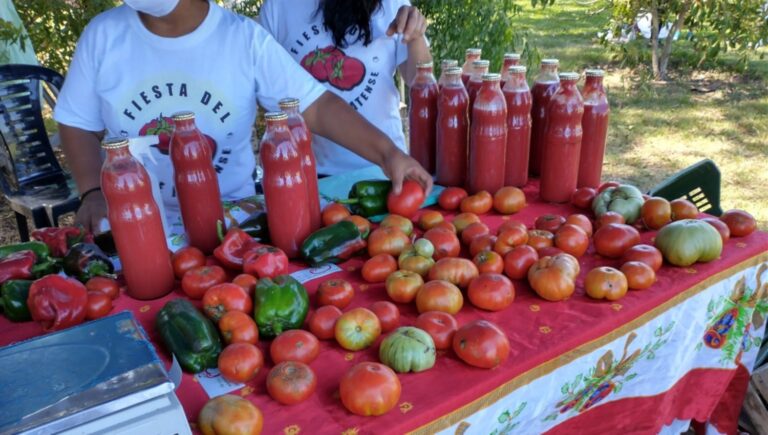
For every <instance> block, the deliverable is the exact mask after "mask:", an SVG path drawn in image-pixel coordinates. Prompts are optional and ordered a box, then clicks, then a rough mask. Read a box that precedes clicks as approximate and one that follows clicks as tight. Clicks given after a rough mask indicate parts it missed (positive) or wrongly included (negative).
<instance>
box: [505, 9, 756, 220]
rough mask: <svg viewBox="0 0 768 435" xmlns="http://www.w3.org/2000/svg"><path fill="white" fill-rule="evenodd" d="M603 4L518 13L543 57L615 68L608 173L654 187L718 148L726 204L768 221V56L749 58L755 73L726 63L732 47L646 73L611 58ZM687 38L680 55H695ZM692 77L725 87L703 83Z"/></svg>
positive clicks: (567, 65)
mask: <svg viewBox="0 0 768 435" xmlns="http://www.w3.org/2000/svg"><path fill="white" fill-rule="evenodd" d="M603 5H604V3H602V2H597V3H595V4H593V5H591V6H585V5H583V4H580V3H579V2H576V1H573V0H558V1H557V2H556V3H555V5H554V6H552V7H549V8H547V9H541V8H538V9H535V10H534V9H531V8H530V7H529V6H526V8H525V11H524V12H523V13H522V15H520V16H519V17H517V18H516V20H515V22H516V23H517V24H518V25H519V26H520V28H521V29H524V30H528V31H530V33H531V35H532V37H533V38H534V40H535V43H536V45H537V47H538V48H539V51H540V52H541V55H542V57H556V58H558V59H560V63H561V70H562V71H566V70H575V71H583V70H584V69H585V68H590V67H595V66H600V67H603V68H605V69H606V70H607V75H606V79H605V83H606V86H607V91H608V95H609V99H610V103H611V109H612V113H611V120H610V127H609V133H608V134H609V137H608V147H607V155H606V160H605V166H604V172H603V174H604V177H603V178H606V179H619V180H624V181H627V182H630V183H633V184H635V185H637V186H638V187H640V188H641V189H642V190H644V191H645V190H648V189H650V188H651V187H653V186H654V185H656V184H657V183H658V182H660V181H662V180H664V179H665V178H666V177H667V176H669V175H671V174H674V173H675V172H677V171H678V170H680V169H683V168H685V167H687V166H689V165H691V164H693V163H695V162H697V161H699V160H701V159H703V158H710V159H712V160H714V161H715V163H716V164H717V166H718V167H719V168H720V171H721V173H722V187H721V206H722V208H723V209H724V210H727V209H730V208H743V209H745V210H747V211H749V212H750V213H752V214H753V215H754V216H755V217H756V218H757V220H758V221H759V225H760V227H761V228H762V229H764V230H766V229H768V189H767V188H766V185H768V92H766V85H767V84H768V60H762V61H760V60H757V59H755V60H754V61H752V62H750V65H749V71H748V74H738V73H733V72H727V71H726V70H728V69H733V65H734V61H733V59H732V58H728V57H725V58H724V59H723V60H721V61H719V62H718V63H719V66H720V68H717V70H709V71H691V69H690V68H686V67H682V68H680V69H677V70H674V71H673V74H672V76H673V77H674V78H673V80H671V81H670V82H668V83H654V82H652V81H649V80H642V79H641V77H642V76H643V75H644V74H647V73H645V72H644V71H642V70H638V69H635V70H630V69H629V68H624V67H621V66H620V65H619V64H618V62H615V61H612V60H611V53H610V51H609V50H608V48H606V47H604V46H602V45H601V44H600V42H599V40H598V39H597V36H596V34H597V32H599V31H602V30H603V29H605V28H606V27H607V23H608V12H607V11H605V10H602V11H600V10H599V8H601V7H602V6H603ZM678 45H682V47H680V48H679V49H677V50H676V51H675V53H673V58H672V62H673V63H674V62H675V56H677V58H678V59H679V58H681V57H686V56H692V55H693V53H692V50H691V49H690V48H688V47H685V44H678ZM729 67H730V68H729ZM693 86H697V87H706V88H710V89H712V88H716V90H714V91H712V92H707V93H701V92H695V91H692V90H691V88H692V87H693Z"/></svg>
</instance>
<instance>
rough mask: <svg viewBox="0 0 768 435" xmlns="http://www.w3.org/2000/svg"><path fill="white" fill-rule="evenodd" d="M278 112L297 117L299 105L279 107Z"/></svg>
mask: <svg viewBox="0 0 768 435" xmlns="http://www.w3.org/2000/svg"><path fill="white" fill-rule="evenodd" d="M280 110H282V111H283V112H285V114H286V115H288V116H291V115H299V114H300V113H299V105H298V104H292V105H289V106H280Z"/></svg>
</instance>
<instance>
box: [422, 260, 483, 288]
mask: <svg viewBox="0 0 768 435" xmlns="http://www.w3.org/2000/svg"><path fill="white" fill-rule="evenodd" d="M479 273H480V272H479V271H478V270H477V266H475V264H474V263H472V262H471V261H469V260H467V259H466V258H443V259H441V260H438V262H437V263H435V265H434V266H432V269H430V270H429V279H430V280H435V279H442V280H445V281H448V282H450V283H452V284H454V285H457V286H459V287H461V288H467V286H468V285H469V282H470V281H472V279H474V278H475V277H476V276H477V275H478V274H479Z"/></svg>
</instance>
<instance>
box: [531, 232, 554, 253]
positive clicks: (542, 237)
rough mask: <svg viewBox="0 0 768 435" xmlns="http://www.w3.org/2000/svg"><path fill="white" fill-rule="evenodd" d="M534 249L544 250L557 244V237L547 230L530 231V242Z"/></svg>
mask: <svg viewBox="0 0 768 435" xmlns="http://www.w3.org/2000/svg"><path fill="white" fill-rule="evenodd" d="M525 243H526V244H528V245H531V246H532V247H533V248H534V249H537V250H538V249H542V248H546V247H549V246H552V245H554V244H555V235H554V234H552V233H551V232H549V231H546V230H529V231H528V241H527V242H525Z"/></svg>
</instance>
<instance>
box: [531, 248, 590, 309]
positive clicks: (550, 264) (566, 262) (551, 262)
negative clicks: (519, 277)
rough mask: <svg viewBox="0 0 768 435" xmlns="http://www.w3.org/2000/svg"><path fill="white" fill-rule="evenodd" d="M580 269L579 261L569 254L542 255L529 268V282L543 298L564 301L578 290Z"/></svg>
mask: <svg viewBox="0 0 768 435" xmlns="http://www.w3.org/2000/svg"><path fill="white" fill-rule="evenodd" d="M579 269H580V267H579V261H578V260H577V259H576V258H575V257H574V256H572V255H569V254H560V255H555V256H551V257H550V256H547V257H541V258H540V259H539V260H538V261H536V263H534V264H533V266H531V268H530V269H528V283H529V284H530V285H531V288H532V289H533V290H534V291H535V292H536V294H538V295H539V296H541V297H542V298H544V299H546V300H548V301H551V302H559V301H564V300H566V299H568V298H569V297H571V295H572V294H573V292H574V291H575V290H576V283H575V279H576V276H578V274H579Z"/></svg>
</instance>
